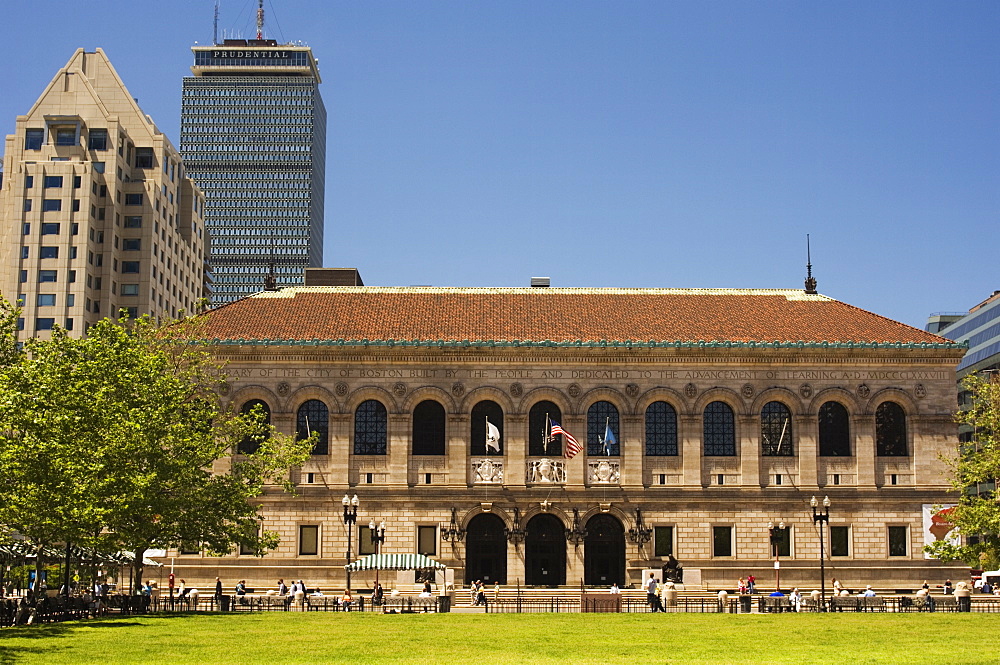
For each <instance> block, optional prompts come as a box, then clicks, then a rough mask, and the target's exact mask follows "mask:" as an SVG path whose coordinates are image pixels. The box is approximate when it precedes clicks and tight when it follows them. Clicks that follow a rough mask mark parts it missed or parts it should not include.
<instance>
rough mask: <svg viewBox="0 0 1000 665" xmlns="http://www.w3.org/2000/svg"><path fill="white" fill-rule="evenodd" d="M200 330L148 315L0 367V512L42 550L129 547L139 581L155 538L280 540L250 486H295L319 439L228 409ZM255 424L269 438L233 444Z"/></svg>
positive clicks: (210, 542) (45, 345) (212, 544)
mask: <svg viewBox="0 0 1000 665" xmlns="http://www.w3.org/2000/svg"><path fill="white" fill-rule="evenodd" d="M195 338H197V324H196V323H194V322H192V321H182V322H177V323H175V324H172V325H170V326H165V327H160V326H157V325H156V324H155V323H154V322H153V321H152V320H150V319H148V318H142V319H139V320H137V321H119V322H114V321H111V320H109V319H105V320H103V321H101V322H99V323H98V324H97V325H95V326H92V327H91V328H90V329H89V330H88V332H87V337H85V338H83V339H70V338H68V337H67V336H66V335H65V333H63V332H61V331H56V332H55V333H54V334H53V336H52V339H50V340H45V341H42V340H29V341H28V342H27V343H26V345H25V353H24V354H23V357H22V358H20V360H18V361H17V362H14V363H13V364H12V365H10V366H8V367H7V368H4V369H2V370H0V478H4V479H5V482H4V484H3V485H0V524H5V525H7V526H8V527H9V528H11V529H13V530H16V531H17V532H19V533H21V534H22V535H24V536H25V537H27V538H29V539H30V540H31V542H32V543H33V544H35V545H36V547H38V549H39V550H40V549H41V548H42V547H43V546H44V545H46V544H55V543H66V542H73V543H77V544H83V545H87V546H91V547H95V548H98V549H100V550H103V551H117V550H119V549H127V550H131V551H133V552H134V553H135V560H136V564H135V568H136V570H135V573H136V574H135V580H136V584H138V583H139V582H140V581H141V579H142V572H143V571H142V558H143V555H144V553H145V552H146V550H148V549H151V548H153V547H176V546H181V545H182V544H186V543H199V544H201V545H202V546H203V547H205V548H206V549H208V550H209V551H211V552H216V553H222V552H227V551H232V549H233V548H234V547H236V546H241V547H243V548H244V549H246V548H249V549H251V550H252V551H254V552H256V553H258V554H262V553H263V552H264V551H266V550H267V549H270V548H273V547H275V546H276V545H277V534H275V533H273V532H267V531H263V530H262V529H261V528H260V526H261V522H260V518H259V515H258V509H257V507H256V506H255V505H254V504H253V499H254V498H255V497H258V496H260V495H261V494H262V493H263V492H264V489H265V486H266V485H268V484H270V483H281V484H283V485H284V486H285V487H286V489H290V485H289V483H288V481H287V475H286V474H287V471H288V469H289V468H290V467H292V466H296V465H299V464H301V463H302V462H304V461H305V460H306V459H307V458H308V456H309V453H310V450H311V448H312V445H313V443H314V441H313V440H311V439H306V440H302V441H296V440H295V438H294V437H291V436H284V435H279V434H277V433H276V432H275V431H274V430H273V428H271V427H270V426H268V425H265V424H264V423H263V419H262V417H261V414H260V413H250V414H234V413H229V412H225V411H223V410H222V409H221V406H220V402H219V400H218V398H217V394H216V392H215V390H214V389H215V387H216V386H217V384H218V382H219V381H220V379H219V377H220V375H221V373H220V372H219V367H218V365H216V364H215V363H214V362H213V360H212V358H211V356H210V354H209V353H208V351H207V349H206V347H205V346H204V345H200V344H197V343H194V342H192V339H195ZM247 436H250V437H252V438H255V439H257V440H259V442H260V446H259V447H258V448H257V450H256V452H254V453H253V454H249V455H238V456H235V457H234V456H233V453H234V451H235V450H236V444H237V443H238V442H239V441H241V440H243V438H244V437H247ZM8 499H9V501H8Z"/></svg>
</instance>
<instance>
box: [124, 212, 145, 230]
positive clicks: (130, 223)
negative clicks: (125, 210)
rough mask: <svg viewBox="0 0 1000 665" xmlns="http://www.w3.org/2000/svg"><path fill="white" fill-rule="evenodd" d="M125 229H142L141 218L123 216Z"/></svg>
mask: <svg viewBox="0 0 1000 665" xmlns="http://www.w3.org/2000/svg"><path fill="white" fill-rule="evenodd" d="M125 228H126V229H141V228H142V217H141V216H128V215H126V216H125Z"/></svg>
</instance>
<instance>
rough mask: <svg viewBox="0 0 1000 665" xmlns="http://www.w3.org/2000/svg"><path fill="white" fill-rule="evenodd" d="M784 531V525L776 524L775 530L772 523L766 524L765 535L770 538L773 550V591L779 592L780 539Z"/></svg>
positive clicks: (782, 523) (781, 523)
mask: <svg viewBox="0 0 1000 665" xmlns="http://www.w3.org/2000/svg"><path fill="white" fill-rule="evenodd" d="M784 531H785V523H784V522H778V526H777V528H775V526H774V522H768V523H767V533H768V536H769V537H770V538H771V549H773V550H774V590H775V591H781V550H780V549H779V548H780V547H781V537H782V535H783V534H784Z"/></svg>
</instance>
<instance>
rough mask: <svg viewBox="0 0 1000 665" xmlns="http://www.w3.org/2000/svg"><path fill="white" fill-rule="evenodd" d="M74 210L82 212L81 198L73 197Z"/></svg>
mask: <svg viewBox="0 0 1000 665" xmlns="http://www.w3.org/2000/svg"><path fill="white" fill-rule="evenodd" d="M73 212H80V199H73Z"/></svg>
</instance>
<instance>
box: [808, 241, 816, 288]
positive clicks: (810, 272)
mask: <svg viewBox="0 0 1000 665" xmlns="http://www.w3.org/2000/svg"><path fill="white" fill-rule="evenodd" d="M806 293H810V294H815V293H816V278H815V277H813V264H812V254H811V252H810V251H809V234H808V233H807V234H806Z"/></svg>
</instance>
